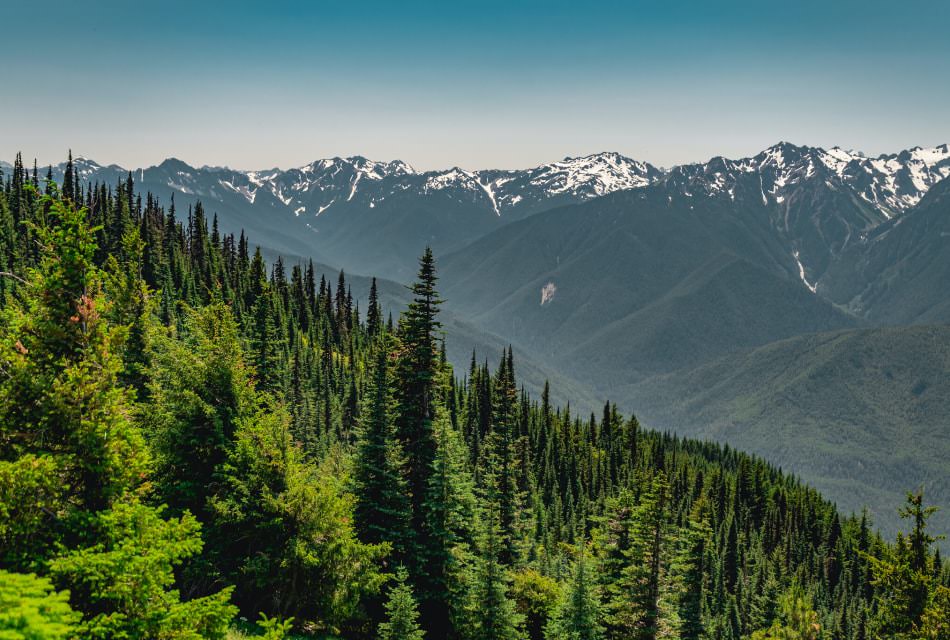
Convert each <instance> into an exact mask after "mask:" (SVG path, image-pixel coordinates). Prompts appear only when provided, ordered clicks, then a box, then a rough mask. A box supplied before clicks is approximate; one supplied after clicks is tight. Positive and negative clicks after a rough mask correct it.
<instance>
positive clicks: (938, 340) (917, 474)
mask: <svg viewBox="0 0 950 640" xmlns="http://www.w3.org/2000/svg"><path fill="white" fill-rule="evenodd" d="M948 370H950V327H948V326H918V327H895V328H883V329H859V330H850V331H840V332H833V333H821V334H814V335H807V336H797V337H793V338H790V339H787V340H783V341H779V342H775V343H772V344H768V345H765V346H762V347H760V348H757V349H751V350H746V351H743V352H740V353H737V354H732V355H728V356H724V357H721V358H718V359H714V360H712V361H710V362H707V363H705V364H703V365H701V366H699V367H696V368H694V369H687V370H681V371H676V372H672V373H669V374H666V375H663V376H657V377H654V378H652V379H649V380H644V381H642V382H640V383H638V384H635V385H630V386H629V387H627V388H626V389H623V390H618V394H619V395H618V397H622V398H623V400H622V402H621V405H622V406H623V404H624V403H626V405H627V406H630V407H637V411H638V414H639V416H640V417H641V419H643V420H644V421H645V422H647V423H648V424H651V425H653V426H655V427H658V428H662V429H671V430H675V431H676V432H677V433H680V434H683V435H688V436H695V437H702V438H707V439H711V440H716V441H720V442H728V443H730V444H731V445H733V446H735V447H737V448H739V449H741V450H744V451H751V452H754V453H757V454H759V455H762V456H763V457H765V458H766V459H768V460H770V461H772V462H774V463H776V464H779V465H781V466H783V467H785V468H787V469H790V470H792V471H794V472H795V473H797V474H799V475H801V476H802V477H803V478H804V479H805V480H806V481H808V482H809V483H810V484H812V485H813V486H816V487H818V488H819V489H820V490H821V491H822V492H823V493H824V494H825V495H828V496H830V497H832V498H833V499H834V500H836V501H837V502H838V504H839V506H841V507H842V508H844V509H845V510H846V511H850V510H856V509H860V508H861V507H863V506H864V505H870V507H871V510H872V512H873V513H874V516H875V522H877V523H878V524H880V525H882V526H883V527H884V529H885V530H886V531H888V532H893V531H894V530H895V528H896V525H897V518H896V517H895V516H894V514H893V513H892V510H890V509H888V508H886V507H885V505H888V504H893V502H894V501H895V500H899V499H900V498H901V497H902V496H903V492H904V491H906V490H911V489H915V488H918V487H923V488H924V489H925V491H926V492H927V495H928V500H929V501H932V502H934V503H935V504H937V505H940V506H941V507H943V510H942V511H941V512H940V514H939V515H938V516H937V517H936V520H935V523H934V524H935V525H936V526H935V528H936V530H938V531H948V530H950V468H948V463H947V461H948V460H950V426H948V423H947V420H946V418H947V416H948V415H950V378H948V376H947V375H946V372H947V371H948Z"/></svg>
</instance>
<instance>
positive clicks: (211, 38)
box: [0, 0, 950, 171]
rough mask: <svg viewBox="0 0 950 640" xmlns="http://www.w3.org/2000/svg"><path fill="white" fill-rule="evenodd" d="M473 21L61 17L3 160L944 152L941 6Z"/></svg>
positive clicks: (194, 13)
mask: <svg viewBox="0 0 950 640" xmlns="http://www.w3.org/2000/svg"><path fill="white" fill-rule="evenodd" d="M479 8H480V10H481V11H480V12H474V11H472V10H471V9H470V8H468V7H456V6H442V5H439V4H436V3H428V2H413V3H409V4H408V5H400V6H398V7H397V6H391V5H387V4H384V3H373V2H370V3H369V4H363V5H360V6H359V7H340V6H334V7H328V6H319V5H318V6H311V5H309V4H307V5H301V4H298V3H294V2H283V3H278V5H277V6H269V7H263V6H258V5H255V4H253V3H250V2H238V3H234V4H232V5H229V6H228V8H227V11H218V10H216V9H215V8H213V7H206V6H193V5H189V4H187V3H183V2H170V3H152V4H146V5H144V7H140V6H135V7H131V6H127V5H126V4H125V3H122V2H118V1H116V0H111V1H106V2H102V3H96V4H95V5H94V6H91V7H90V6H84V5H75V4H73V3H68V2H66V1H65V0H52V2H51V3H50V4H48V5H47V7H46V9H45V10H44V11H45V12H47V13H49V14H51V15H56V16H57V20H55V21H48V24H47V23H43V25H42V28H38V29H18V30H14V31H13V32H12V33H11V34H9V37H8V42H7V44H8V45H9V46H10V48H11V49H12V50H14V51H17V52H28V53H26V54H19V55H21V57H22V58H23V60H22V61H21V63H18V64H12V65H6V66H5V67H4V68H3V69H2V70H0V83H2V86H3V87H4V90H3V92H4V97H5V99H4V100H3V101H0V123H2V124H0V156H2V157H10V158H12V157H13V155H14V154H15V153H16V151H17V150H18V149H25V148H30V149H31V151H30V154H31V155H35V156H36V157H37V158H38V159H39V160H43V162H44V163H46V164H48V163H49V159H51V158H60V157H63V155H62V151H61V150H60V146H59V145H61V144H62V142H63V141H69V144H70V145H71V146H72V147H73V148H74V149H82V150H83V155H85V156H86V157H91V158H103V159H108V160H109V161H110V162H113V163H115V164H119V165H121V166H125V167H144V166H149V165H154V164H156V158H168V157H179V158H188V159H189V160H188V162H189V164H192V165H194V166H202V165H207V166H222V165H228V166H238V167H241V166H244V167H247V166H267V167H295V166H301V165H304V164H306V163H308V162H310V161H312V159H313V158H314V157H318V158H329V157H334V156H339V157H347V156H350V155H353V153H354V152H356V153H358V154H361V155H365V156H366V157H370V158H400V159H403V160H404V161H406V162H408V163H410V164H412V165H413V167H415V168H416V169H418V170H421V171H425V170H431V169H438V168H441V167H445V166H453V165H456V166H460V167H529V166H537V165H539V164H543V163H545V162H549V161H550V160H551V159H552V158H561V157H564V156H572V157H578V156H585V155H589V154H590V153H593V152H597V151H598V150H601V149H616V150H617V151H618V152H619V153H621V154H623V155H625V156H627V157H631V158H636V159H642V160H646V161H649V162H650V163H652V164H655V165H657V166H664V167H669V166H675V165H681V164H688V163H692V162H701V161H704V159H706V158H709V157H714V156H716V155H723V156H725V157H742V156H743V155H746V154H748V153H749V151H750V150H753V149H755V150H758V149H763V148H766V147H768V146H769V145H770V144H772V143H773V142H774V141H775V140H782V139H794V140H798V141H800V142H802V143H804V144H807V145H809V146H825V145H826V144H827V143H831V144H832V145H838V146H840V147H841V148H844V149H849V148H859V149H862V150H863V151H864V152H865V153H866V154H868V155H870V156H877V155H880V154H881V153H889V152H893V150H895V149H907V148H911V147H914V146H924V147H926V146H927V145H928V144H930V143H931V142H932V141H948V140H950V119H947V118H946V117H945V116H944V114H945V105H946V104H947V103H948V101H950V87H948V86H947V84H946V83H942V82H939V81H938V79H939V78H940V77H941V76H942V74H943V73H944V71H945V69H944V67H945V64H944V62H945V61H946V59H947V58H948V55H950V43H948V42H947V40H946V38H945V37H944V34H943V33H942V30H943V26H942V25H945V24H947V22H948V20H950V5H946V4H944V3H926V2H923V1H917V2H910V3H903V4H902V5H901V6H893V5H891V4H889V3H886V2H883V1H882V0H878V1H874V2H858V1H856V0H845V1H842V2H838V3H835V4H834V5H833V6H826V5H825V4H824V3H820V2H815V1H809V2H804V3H797V4H796V5H795V6H794V7H773V6H760V5H759V4H758V3H753V2H748V1H735V2H729V3H725V4H717V5H716V6H708V5H707V4H705V3H700V2H695V1H688V2H682V3H679V4H677V5H676V6H675V7H671V6H664V7H658V6H655V5H652V4H647V3H618V2H602V3H599V4H597V5H595V6H585V7H578V6H574V5H573V4H572V3H567V2H553V3H550V2H549V3H543V4H542V3H536V2H528V3H519V4H518V5H517V6H509V5H508V4H505V3H498V2H488V3H485V4H482V5H479ZM6 18H7V19H8V21H9V23H10V24H18V23H21V24H33V23H34V22H35V21H36V18H37V14H36V12H35V10H32V9H31V8H29V7H27V6H26V5H23V4H22V3H19V4H14V5H12V6H11V7H10V9H9V11H8V13H7V16H6ZM38 131H42V132H43V134H44V135H43V136H36V132H38ZM826 148H827V147H826ZM158 161H159V162H160V160H158Z"/></svg>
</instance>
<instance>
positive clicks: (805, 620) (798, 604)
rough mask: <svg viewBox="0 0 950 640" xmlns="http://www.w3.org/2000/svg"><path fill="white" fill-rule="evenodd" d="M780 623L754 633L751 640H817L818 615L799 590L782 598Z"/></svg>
mask: <svg viewBox="0 0 950 640" xmlns="http://www.w3.org/2000/svg"><path fill="white" fill-rule="evenodd" d="M780 609H781V618H782V619H781V621H776V622H775V623H774V624H772V626H771V627H769V628H768V629H766V630H761V631H756V632H755V633H753V634H752V640H818V639H819V638H820V637H821V625H820V624H818V614H817V613H815V611H814V609H812V608H811V604H810V602H809V601H808V598H806V596H805V595H804V594H803V593H802V592H801V591H800V590H792V591H790V592H789V593H786V594H785V595H784V596H783V597H782V601H781V603H780Z"/></svg>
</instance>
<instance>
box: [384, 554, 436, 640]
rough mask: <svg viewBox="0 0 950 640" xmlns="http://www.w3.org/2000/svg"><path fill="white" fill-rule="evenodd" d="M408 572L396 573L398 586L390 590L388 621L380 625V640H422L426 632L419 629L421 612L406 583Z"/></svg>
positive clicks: (387, 602) (403, 570)
mask: <svg viewBox="0 0 950 640" xmlns="http://www.w3.org/2000/svg"><path fill="white" fill-rule="evenodd" d="M406 576H407V574H406V570H405V569H404V568H400V569H399V571H397V572H396V584H394V585H393V586H392V587H391V588H390V590H389V599H388V600H387V601H386V621H385V622H382V623H380V625H379V636H378V637H379V640H422V638H424V637H425V632H424V631H423V630H422V629H421V628H420V627H419V622H418V618H419V610H418V607H417V606H416V599H415V598H414V597H413V595H412V587H411V586H409V584H407V583H406Z"/></svg>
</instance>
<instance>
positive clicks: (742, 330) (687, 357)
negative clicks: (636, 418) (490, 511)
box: [4, 142, 950, 531]
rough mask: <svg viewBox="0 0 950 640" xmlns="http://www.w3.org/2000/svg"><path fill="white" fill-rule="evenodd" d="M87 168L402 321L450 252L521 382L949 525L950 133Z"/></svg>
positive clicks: (453, 284) (461, 303) (451, 296)
mask: <svg viewBox="0 0 950 640" xmlns="http://www.w3.org/2000/svg"><path fill="white" fill-rule="evenodd" d="M74 165H75V168H76V170H77V171H78V175H79V176H80V178H81V179H82V180H83V181H85V182H106V183H110V184H114V183H115V182H116V181H118V180H125V179H127V178H128V176H129V175H130V174H131V177H132V179H133V180H134V182H135V184H136V189H137V190H140V191H142V192H145V191H150V192H152V193H153V194H155V195H156V196H158V197H159V198H161V199H162V200H163V201H164V202H166V203H168V202H169V201H170V199H171V197H172V196H173V197H174V200H175V204H176V206H177V208H178V210H179V215H182V214H183V212H184V210H185V209H186V208H187V207H188V206H189V205H193V204H194V203H195V202H197V201H198V200H200V201H201V202H202V203H203V206H204V207H205V209H206V210H209V211H214V212H216V213H217V215H218V219H219V225H220V227H221V229H222V230H224V231H235V232H237V231H240V230H242V229H243V230H245V231H246V232H247V233H248V234H249V237H250V238H251V240H252V242H254V243H257V244H261V245H263V246H264V247H265V248H266V249H267V250H268V251H269V252H270V253H271V254H275V253H281V254H283V255H285V256H297V257H307V258H310V257H312V258H313V259H314V260H315V261H318V262H320V263H323V264H326V265H331V266H330V267H328V269H329V268H334V269H338V268H343V269H345V270H346V271H347V272H348V273H351V272H352V273H356V274H365V275H377V276H380V277H381V279H383V280H386V281H392V282H386V283H383V286H382V289H383V290H384V292H386V293H385V295H384V298H385V300H386V302H387V303H388V304H389V305H390V306H391V307H393V308H394V310H395V309H396V308H398V307H399V306H401V305H402V304H405V299H406V298H405V291H404V289H403V288H402V287H400V286H398V284H397V283H402V282H407V281H409V280H410V279H411V278H412V276H413V274H414V271H415V263H416V262H415V261H416V258H417V256H418V255H419V254H420V253H421V251H422V249H423V248H424V247H425V246H426V245H429V246H431V247H432V248H433V250H434V251H435V252H436V255H437V256H438V257H439V268H440V275H441V278H442V282H441V290H442V291H443V294H444V296H445V298H446V299H447V303H446V311H447V318H448V321H447V330H448V332H449V334H450V339H449V347H450V352H449V355H450V357H451V358H452V360H453V362H455V363H456V364H457V365H459V366H460V368H459V370H460V371H461V370H466V369H467V365H468V358H470V357H471V351H472V350H473V349H474V350H476V351H478V352H479V357H480V358H481V357H488V358H489V360H490V361H491V360H494V359H496V358H497V355H498V353H499V352H500V348H501V347H502V346H503V345H505V344H512V345H514V348H515V350H516V352H517V353H518V354H519V362H521V363H523V364H522V368H523V371H521V372H520V373H521V379H522V380H523V381H524V382H525V383H526V384H527V385H528V386H529V387H532V388H534V389H536V388H537V387H538V386H539V385H540V384H542V383H543V380H544V379H545V378H551V379H552V381H554V383H555V386H558V387H560V388H561V389H564V392H563V393H564V395H562V396H561V397H562V398H564V399H572V401H573V406H574V407H575V408H576V409H579V410H582V411H585V410H590V409H595V408H596V406H595V405H596V404H597V403H598V402H600V401H602V400H603V399H606V398H610V399H611V400H613V401H616V402H618V403H619V404H620V406H621V408H623V409H625V410H633V411H636V412H637V413H638V414H639V415H640V416H641V418H642V419H643V420H644V421H645V422H646V423H648V424H650V425H651V426H655V427H659V428H663V429H669V430H674V431H677V432H679V433H682V434H684V435H696V436H700V437H708V438H714V439H717V440H720V441H724V442H728V443H730V444H732V445H735V446H738V447H741V448H743V449H746V450H749V451H751V452H753V453H758V454H760V455H763V456H765V457H766V458H768V459H770V460H772V461H774V462H776V463H778V464H781V465H783V466H785V467H786V468H787V469H790V470H792V471H794V472H796V473H799V474H801V475H802V476H803V477H804V478H805V479H806V480H808V481H809V482H813V483H815V484H817V485H818V486H820V488H822V489H823V490H824V491H825V492H826V494H827V495H829V496H830V497H832V498H833V499H836V500H837V501H839V502H840V504H841V505H842V506H845V507H846V508H848V509H853V508H859V507H861V506H862V505H868V506H869V507H870V508H871V510H872V513H873V514H874V516H875V519H876V520H877V522H878V523H879V524H880V525H882V528H884V529H885V530H888V531H891V530H893V528H894V527H895V526H896V522H895V519H894V517H893V516H892V515H891V514H892V513H893V505H894V504H895V503H896V500H895V495H896V494H897V493H899V492H901V491H903V490H905V489H913V488H916V487H917V486H924V487H925V488H926V490H927V491H928V492H930V493H931V494H932V495H931V499H932V500H933V501H934V502H935V503H937V504H938V505H942V506H944V507H945V509H944V512H943V514H942V515H941V516H939V520H938V521H936V522H935V524H936V525H937V526H938V528H942V530H943V531H948V530H950V512H948V510H947V507H950V480H948V478H950V464H948V463H947V462H946V461H947V460H950V444H948V443H950V437H948V435H950V426H948V421H950V420H948V419H950V394H948V393H947V391H946V389H945V382H944V380H945V379H946V377H947V376H946V373H947V368H948V364H950V362H948V360H947V355H946V354H947V345H948V342H950V334H948V333H947V327H946V326H945V325H946V324H947V323H948V322H950V302H948V300H950V284H948V283H950V244H948V243H950V179H948V178H950V148H948V146H947V145H946V144H944V145H941V146H937V147H932V148H920V147H915V148H913V149H909V150H905V151H901V152H899V153H894V154H885V155H880V156H877V157H870V156H866V155H864V154H862V153H859V152H855V151H846V150H843V149H840V148H837V147H834V148H831V149H822V148H816V147H807V146H796V145H793V144H789V143H785V142H782V143H778V144H776V145H773V146H772V147H769V148H768V149H766V150H764V151H762V152H760V153H758V154H756V155H754V156H750V157H746V158H739V159H727V158H723V157H716V158H713V159H711V160H709V161H708V162H704V163H694V164H686V165H680V166H676V167H672V168H669V169H661V168H658V167H655V166H653V165H650V164H649V163H646V162H641V161H636V160H632V159H630V158H626V157H624V156H622V155H620V154H617V153H599V154H594V155H589V156H584V157H577V158H565V159H564V160H562V161H559V162H553V163H550V164H545V165H541V166H538V167H534V168H531V169H525V170H479V171H469V170H465V169H461V168H458V167H454V168H451V169H447V170H442V171H423V172H420V171H416V170H415V169H413V168H412V167H411V166H410V165H409V164H407V163H405V162H401V161H392V162H375V161H372V160H368V159H366V158H363V157H360V156H354V157H350V158H332V159H325V160H318V161H316V162H313V163H310V164H308V165H305V166H303V167H299V168H294V169H288V170H280V169H276V168H274V169H268V170H258V171H238V170H233V169H228V168H223V167H192V166H190V165H188V164H186V163H184V162H182V161H180V160H175V159H169V160H166V161H164V162H162V163H161V164H159V165H157V166H154V167H149V168H143V169H134V170H131V172H130V170H128V169H126V168H122V167H119V166H116V165H109V166H103V165H99V164H97V163H95V162H93V161H92V160H88V159H84V158H77V159H76V160H75V162H74ZM64 169H65V165H63V164H60V165H58V166H56V167H53V168H52V174H53V177H54V179H57V180H58V179H60V177H61V176H62V172H63V171H64ZM4 172H6V169H4ZM381 283H382V280H381ZM360 286H361V285H360ZM361 288H363V287H362V286H361ZM461 367H465V368H466V369H462V368H461ZM843 444H845V445H846V448H842V445H843ZM836 447H837V448H836ZM898 451H899V452H900V454H901V455H900V456H893V457H888V456H889V455H890V454H891V453H894V452H898Z"/></svg>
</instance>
